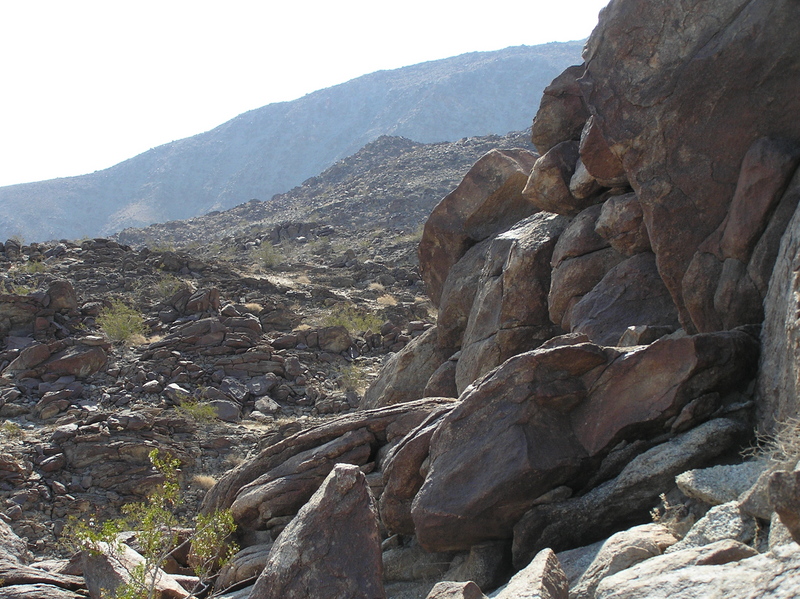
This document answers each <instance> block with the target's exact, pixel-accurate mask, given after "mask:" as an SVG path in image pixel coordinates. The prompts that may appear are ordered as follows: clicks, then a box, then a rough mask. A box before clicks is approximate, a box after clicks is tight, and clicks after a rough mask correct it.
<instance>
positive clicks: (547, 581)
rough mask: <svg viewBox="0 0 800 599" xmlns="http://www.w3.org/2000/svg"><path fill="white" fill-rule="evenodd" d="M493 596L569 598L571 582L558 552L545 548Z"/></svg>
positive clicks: (505, 598)
mask: <svg viewBox="0 0 800 599" xmlns="http://www.w3.org/2000/svg"><path fill="white" fill-rule="evenodd" d="M491 596H492V597H493V598H496V599H568V597H569V583H568V582H567V576H566V574H564V571H563V570H562V569H561V564H559V563H558V558H557V557H556V554H555V553H553V551H552V550H550V549H544V550H542V551H540V552H539V553H538V554H537V555H536V557H535V558H534V559H533V560H532V561H531V563H530V564H528V565H527V566H526V567H525V568H524V569H522V570H520V571H519V572H517V573H516V574H515V575H514V576H513V578H512V579H511V580H510V581H509V582H508V584H507V585H506V586H505V587H504V588H503V589H502V590H500V591H499V592H498V593H496V594H495V593H493V594H492V595H491Z"/></svg>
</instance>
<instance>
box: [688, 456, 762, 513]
mask: <svg viewBox="0 0 800 599" xmlns="http://www.w3.org/2000/svg"><path fill="white" fill-rule="evenodd" d="M765 468H766V464H765V463H764V462H762V461H757V460H754V461H752V462H744V463H743V464H725V465H721V466H713V467H711V468H702V469H699V470H689V471H688V472H684V473H683V474H680V475H678V476H677V477H676V478H675V484H677V485H678V488H679V489H680V490H681V491H682V492H683V494H684V495H686V496H687V497H691V498H694V499H699V500H700V501H702V502H704V503H707V504H708V505H720V504H723V503H728V502H730V501H736V500H738V498H739V496H740V495H742V494H743V493H745V492H746V491H747V490H748V489H750V488H751V487H752V486H753V485H754V484H755V483H756V481H757V480H758V477H759V476H760V475H761V474H762V473H763V472H764V470H765Z"/></svg>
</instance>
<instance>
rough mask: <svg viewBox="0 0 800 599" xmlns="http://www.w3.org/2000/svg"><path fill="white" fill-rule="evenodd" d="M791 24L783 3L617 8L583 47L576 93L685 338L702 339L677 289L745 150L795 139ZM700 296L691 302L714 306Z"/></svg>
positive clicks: (796, 89)
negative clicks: (642, 227) (617, 169)
mask: <svg viewBox="0 0 800 599" xmlns="http://www.w3.org/2000/svg"><path fill="white" fill-rule="evenodd" d="M799 17H800V6H798V5H797V3H795V2H793V1H792V0H780V1H779V2H772V1H769V0H756V1H750V0H733V1H730V0H712V1H711V2H705V1H703V2H701V1H700V0H692V1H690V2H685V3H674V2H656V3H653V2H651V1H650V0H619V1H615V2H613V3H611V4H610V5H609V6H608V7H607V8H606V9H605V10H604V11H603V13H602V16H601V21H600V25H599V26H598V27H597V28H596V29H595V31H594V32H593V33H592V36H591V37H590V39H589V41H588V42H587V45H586V48H585V51H584V58H585V60H586V72H585V74H584V75H583V77H582V78H581V79H580V83H581V88H582V90H583V92H584V96H585V98H586V101H587V104H588V105H589V107H590V110H591V112H592V114H593V115H595V121H594V122H595V124H596V125H597V126H598V127H599V129H600V131H601V133H602V136H603V138H604V139H605V140H606V142H607V143H608V146H609V147H610V148H611V150H612V151H613V152H614V154H616V155H617V157H618V158H620V159H621V161H622V163H623V165H624V167H625V171H626V172H627V174H628V179H629V180H630V182H631V185H632V186H633V188H634V190H635V191H636V193H637V196H638V197H639V200H640V201H641V203H642V208H643V212H644V218H645V222H646V225H647V230H648V232H649V234H650V241H651V244H652V246H653V250H654V252H655V254H656V257H657V261H658V268H659V272H660V273H661V275H662V278H663V279H664V282H665V284H666V286H667V288H668V289H669V291H670V293H671V294H672V296H673V298H674V300H675V303H676V305H677V306H678V309H679V313H680V315H681V320H682V323H683V325H684V328H686V329H687V330H689V331H690V332H691V331H692V330H693V329H695V328H697V329H700V330H708V329H707V328H706V327H705V325H704V324H703V323H699V322H695V320H694V318H693V317H692V316H691V315H690V313H689V311H688V309H687V306H686V303H687V301H686V300H687V298H686V295H685V290H686V286H684V284H683V278H684V275H685V274H686V272H687V269H688V267H689V264H690V262H691V261H692V258H693V256H694V255H695V253H696V252H697V251H698V248H699V246H700V245H701V244H702V243H703V241H704V240H705V239H706V238H707V237H708V236H709V235H711V234H712V233H713V232H714V231H715V230H716V229H717V228H718V227H719V226H720V224H721V223H722V222H723V220H725V218H726V215H727V214H728V213H729V208H730V207H731V203H732V201H733V197H734V192H735V190H736V187H737V180H738V179H739V172H740V166H741V165H742V161H743V159H744V157H745V154H746V153H747V150H748V148H749V147H750V146H751V145H752V144H753V142H755V141H756V140H757V139H759V138H761V137H764V136H780V137H786V138H790V139H794V140H797V139H800V121H798V120H797V119H796V118H795V116H794V115H795V114H796V113H797V111H798V108H800V79H798V78H797V77H795V76H792V74H793V73H796V72H797V70H798V69H799V68H800V55H798V53H797V51H796V49H797V47H798V44H800V30H798V28H797V27H796V23H797V19H798V18H799ZM633 23H635V27H633V26H632V24H633ZM665 23H667V24H669V26H667V27H665ZM753 82H758V86H757V90H758V92H757V93H753V89H754V87H753ZM767 99H769V100H767ZM689 106H690V107H691V109H687V107H689ZM762 214H763V213H762ZM765 216H766V217H767V218H769V215H765ZM755 220H756V221H758V222H757V224H756V226H755V227H754V228H755V229H759V228H763V226H764V224H765V223H764V219H763V218H762V216H761V215H759V217H758V218H757V219H755ZM688 224H691V226H688ZM754 224H755V223H754ZM703 293H704V295H703V297H702V298H695V299H694V300H693V301H694V302H695V303H697V302H698V300H702V302H701V303H708V302H709V301H713V298H709V296H708V294H709V293H711V290H710V289H709V290H706V291H704V292H703Z"/></svg>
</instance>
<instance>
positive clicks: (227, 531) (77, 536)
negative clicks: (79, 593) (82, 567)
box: [66, 449, 238, 599]
mask: <svg viewBox="0 0 800 599" xmlns="http://www.w3.org/2000/svg"><path fill="white" fill-rule="evenodd" d="M149 458H150V462H151V464H152V465H153V467H154V468H155V469H156V470H157V471H158V472H159V473H160V474H161V475H162V476H163V478H164V482H162V483H161V484H160V485H158V486H157V487H156V488H155V489H154V490H153V491H152V492H151V493H150V494H149V495H148V496H147V500H146V501H145V502H142V503H134V504H129V505H126V506H124V507H123V510H122V511H123V514H124V516H123V517H122V518H117V519H112V520H106V521H104V522H97V521H96V520H95V519H94V518H90V519H89V520H88V521H81V520H77V519H73V520H72V521H70V523H69V529H68V533H67V535H66V542H67V545H68V546H69V548H70V549H73V550H75V549H77V550H80V551H88V552H91V553H95V554H97V553H101V549H103V548H108V551H109V552H110V554H111V557H112V558H113V557H115V556H118V555H120V554H121V552H122V550H123V547H122V541H121V540H120V533H121V532H122V531H125V530H135V531H136V539H137V543H138V545H139V549H140V553H141V555H142V557H143V558H144V561H143V562H141V563H140V564H138V565H137V566H135V567H133V568H131V569H130V570H128V572H127V574H128V581H127V582H126V583H125V584H122V585H121V586H120V587H119V588H117V589H116V592H115V593H114V595H111V596H112V597H115V598H116V599H153V598H154V597H155V596H156V586H157V583H158V578H159V574H160V571H161V569H162V566H163V565H164V564H165V562H166V561H167V559H168V558H169V556H170V554H171V553H173V551H174V550H175V549H176V548H177V546H178V545H179V543H180V540H179V534H178V531H179V529H180V528H181V525H182V522H181V521H180V519H179V518H178V517H177V515H176V510H177V508H178V507H179V506H180V505H181V503H182V497H181V491H180V486H179V484H178V472H179V470H178V468H179V467H180V461H179V460H178V459H176V458H173V457H171V456H168V455H167V456H163V457H162V456H161V455H160V453H159V451H158V450H157V449H154V450H153V451H151V452H150V454H149ZM235 529H236V525H235V523H234V521H233V516H232V515H231V512H230V510H221V511H216V512H213V513H211V514H208V515H200V516H198V517H197V518H196V519H195V523H194V528H193V533H192V534H191V535H190V536H189V538H188V539H187V540H186V541H184V542H185V543H190V544H191V548H192V556H193V563H194V566H193V568H194V572H195V575H196V576H197V577H198V578H199V580H200V582H199V583H198V589H199V588H201V587H202V586H203V585H204V584H205V582H206V581H207V580H208V578H209V577H210V575H211V573H212V571H213V570H214V569H215V568H218V567H220V566H221V565H223V564H224V563H225V562H226V561H227V560H229V559H230V557H231V556H233V554H234V553H235V552H236V551H237V549H238V547H236V545H235V544H231V545H229V546H228V548H227V550H223V549H222V548H223V547H224V544H225V540H226V539H227V537H229V536H230V535H231V534H232V533H233V532H234V530H235ZM195 590H197V589H195Z"/></svg>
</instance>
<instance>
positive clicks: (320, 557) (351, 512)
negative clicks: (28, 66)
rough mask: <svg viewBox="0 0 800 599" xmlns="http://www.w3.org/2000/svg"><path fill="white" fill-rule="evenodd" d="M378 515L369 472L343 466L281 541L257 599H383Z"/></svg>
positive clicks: (259, 585)
mask: <svg viewBox="0 0 800 599" xmlns="http://www.w3.org/2000/svg"><path fill="white" fill-rule="evenodd" d="M382 577H383V563H382V561H381V544H380V534H379V532H378V521H377V514H376V512H375V506H374V502H373V499H372V495H371V494H370V492H369V487H368V486H367V482H366V479H365V477H364V474H363V473H362V472H361V471H360V470H359V469H358V467H356V466H350V465H344V464H340V465H338V466H336V468H334V469H333V471H331V473H330V475H328V477H327V478H326V479H325V482H324V483H323V484H322V486H321V487H320V488H319V490H318V491H317V492H316V493H315V494H314V496H313V497H312V498H311V499H310V500H309V502H308V503H307V504H306V505H305V506H303V508H302V509H301V510H300V512H299V513H298V514H297V516H296V517H295V518H294V520H292V521H291V522H290V523H289V525H288V526H287V527H286V528H285V529H284V531H283V532H282V533H281V535H280V537H278V539H277V541H276V542H275V544H274V545H273V546H272V549H271V551H270V554H269V558H268V559H267V564H266V566H265V567H264V571H263V572H262V573H261V576H259V578H258V581H257V582H256V584H255V586H254V587H253V590H252V592H251V593H250V597H251V599H268V598H273V597H274V598H276V599H277V598H281V599H299V598H306V599H317V598H318V597H332V598H333V597H338V598H341V599H345V598H350V599H357V598H363V599H382V598H384V597H385V596H386V594H385V592H384V590H383V580H382Z"/></svg>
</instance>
